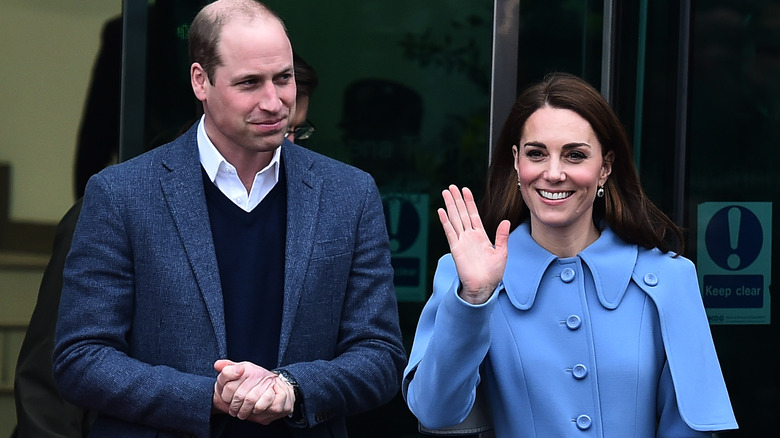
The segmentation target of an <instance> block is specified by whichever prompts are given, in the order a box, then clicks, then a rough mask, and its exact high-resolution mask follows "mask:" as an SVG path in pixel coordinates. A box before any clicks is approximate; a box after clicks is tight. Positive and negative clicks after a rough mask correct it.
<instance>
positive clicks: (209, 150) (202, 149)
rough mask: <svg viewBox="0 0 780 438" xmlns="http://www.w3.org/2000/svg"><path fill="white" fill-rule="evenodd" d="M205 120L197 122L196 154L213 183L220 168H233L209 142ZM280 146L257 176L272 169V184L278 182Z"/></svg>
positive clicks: (204, 117) (201, 119)
mask: <svg viewBox="0 0 780 438" xmlns="http://www.w3.org/2000/svg"><path fill="white" fill-rule="evenodd" d="M205 120H206V116H205V115H203V116H201V118H200V122H198V152H199V154H200V164H201V166H203V169H204V170H205V171H206V174H207V175H208V176H209V180H211V182H215V181H216V179H217V172H218V171H219V168H220V166H225V165H228V166H231V167H234V166H233V165H232V164H230V163H229V162H228V161H227V160H226V159H225V157H223V156H222V154H221V153H219V150H217V147H216V146H214V143H212V142H211V139H210V138H209V136H208V135H207V134H206V127H205ZM281 150H282V148H281V146H280V147H278V148H276V150H275V151H274V156H273V157H271V162H270V163H268V165H267V166H266V167H265V168H263V170H261V171H260V172H258V174H260V173H263V172H265V171H266V170H268V169H273V171H274V178H273V181H274V184H275V183H277V182H278V181H279V167H280V166H279V158H280V157H281Z"/></svg>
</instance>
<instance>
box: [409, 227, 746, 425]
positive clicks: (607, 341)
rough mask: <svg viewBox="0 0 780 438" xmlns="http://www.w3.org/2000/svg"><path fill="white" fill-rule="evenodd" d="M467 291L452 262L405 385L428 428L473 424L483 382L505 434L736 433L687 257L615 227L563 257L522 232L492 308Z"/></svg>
mask: <svg viewBox="0 0 780 438" xmlns="http://www.w3.org/2000/svg"><path fill="white" fill-rule="evenodd" d="M458 286H459V280H458V277H457V272H456V270H455V265H454V263H453V260H452V257H451V255H446V256H444V257H442V259H441V260H440V261H439V266H438V269H437V271H436V275H435V278H434V285H433V288H434V290H433V295H432V296H431V298H430V300H429V301H428V303H427V304H426V306H425V308H424V310H423V312H422V314H421V316H420V322H419V325H418V328H417V333H416V336H415V339H414V345H413V347H412V352H411V356H410V362H409V364H408V366H407V368H406V370H405V373H404V376H405V378H404V383H403V387H402V389H403V394H404V397H405V399H406V401H407V403H408V405H409V407H410V409H411V410H412V412H413V413H414V414H415V415H416V416H417V418H418V419H419V420H420V422H421V424H422V425H423V426H425V427H428V428H434V429H436V428H442V427H447V426H452V425H455V424H457V423H460V422H461V421H463V420H464V418H465V417H466V416H467V415H468V414H469V412H470V410H471V408H472V404H473V402H474V399H475V394H476V389H477V386H479V387H480V391H484V394H485V396H486V398H487V400H488V405H489V408H490V417H491V418H492V421H493V425H494V427H495V433H496V436H497V437H499V438H522V437H634V438H643V437H646V438H650V437H656V436H659V437H699V436H709V432H705V431H716V430H724V429H734V428H736V427H737V423H736V420H735V418H734V415H733V412H732V408H731V404H730V401H729V397H728V393H727V391H726V387H725V384H724V381H723V377H722V374H721V370H720V365H719V363H718V358H717V356H716V354H715V349H714V346H713V343H712V338H711V335H710V331H709V325H708V323H707V317H706V314H705V311H704V308H703V306H702V302H701V296H700V294H699V287H698V280H697V277H696V271H695V268H694V266H693V264H692V263H691V262H690V261H689V260H687V259H685V258H683V257H677V258H673V257H672V256H671V255H670V254H662V253H661V252H660V251H658V250H652V251H649V250H645V249H638V248H637V247H636V246H635V245H629V244H626V243H625V242H623V241H622V240H620V239H619V238H618V237H617V236H616V235H615V234H614V233H613V232H612V231H611V230H610V229H606V230H604V231H603V232H602V235H601V237H600V238H599V239H598V240H597V241H596V242H594V243H593V244H592V245H590V246H589V247H588V248H586V249H585V250H584V251H582V252H581V253H580V254H579V255H578V256H577V257H571V258H564V259H560V258H558V257H556V256H554V255H553V254H551V253H549V252H547V251H546V250H545V249H543V248H542V247H540V246H539V245H538V244H536V243H535V242H534V241H533V239H531V237H530V234H529V227H528V225H527V224H523V225H521V226H519V227H518V228H517V229H516V230H515V231H513V232H512V233H511V234H510V238H509V258H508V260H507V267H506V271H505V275H504V279H503V283H502V284H501V285H499V287H498V288H497V291H498V292H497V293H495V294H493V296H492V297H491V298H490V300H488V302H486V303H485V304H483V305H479V306H473V305H470V304H468V303H466V302H465V301H463V300H461V299H460V298H459V297H458V296H457V289H458ZM699 431H701V432H699Z"/></svg>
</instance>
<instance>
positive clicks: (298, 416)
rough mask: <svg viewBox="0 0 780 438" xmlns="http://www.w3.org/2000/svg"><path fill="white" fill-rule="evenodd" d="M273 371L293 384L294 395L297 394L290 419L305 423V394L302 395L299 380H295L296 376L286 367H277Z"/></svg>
mask: <svg viewBox="0 0 780 438" xmlns="http://www.w3.org/2000/svg"><path fill="white" fill-rule="evenodd" d="M271 372H273V373H274V374H276V375H277V376H279V378H280V379H282V380H284V381H285V382H287V384H289V385H290V386H292V388H293V395H294V396H295V404H294V406H293V412H292V414H290V415H289V418H290V421H292V422H294V423H298V424H303V396H301V389H300V388H299V387H298V382H297V381H296V380H295V377H293V376H292V374H290V373H289V372H288V371H287V370H284V369H276V370H272V371H271Z"/></svg>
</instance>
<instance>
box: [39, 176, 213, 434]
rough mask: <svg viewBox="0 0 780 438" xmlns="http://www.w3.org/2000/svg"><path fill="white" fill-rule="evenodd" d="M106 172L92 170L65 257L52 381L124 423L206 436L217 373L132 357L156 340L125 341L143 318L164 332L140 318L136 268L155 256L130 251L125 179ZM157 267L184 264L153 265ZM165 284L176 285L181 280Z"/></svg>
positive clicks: (91, 407)
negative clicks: (189, 370)
mask: <svg viewBox="0 0 780 438" xmlns="http://www.w3.org/2000/svg"><path fill="white" fill-rule="evenodd" d="M104 175H105V173H100V174H98V175H96V176H94V177H93V178H92V179H91V180H90V182H89V184H88V185H87V191H86V195H85V197H84V201H83V207H82V211H81V215H80V217H79V222H78V225H77V226H76V231H75V234H74V236H73V243H72V245H71V251H70V253H69V255H68V257H67V260H66V262H65V273H64V283H63V289H62V297H61V300H60V308H59V318H58V322H57V329H56V340H55V347H54V377H55V380H56V382H57V384H58V387H59V389H60V392H61V393H62V395H63V397H65V399H66V400H68V401H70V402H71V403H73V404H75V405H77V406H80V407H82V408H86V409H89V410H94V411H98V412H102V413H107V414H110V415H111V416H114V417H118V418H119V419H121V420H124V421H126V422H129V423H137V424H142V425H146V426H149V427H153V428H156V429H166V430H179V431H183V432H187V433H189V434H192V435H195V436H199V437H205V436H208V433H209V422H210V417H211V403H212V395H213V388H214V382H215V378H214V377H213V376H208V375H196V374H192V373H187V372H183V371H180V370H179V369H176V368H174V367H172V366H169V365H168V366H166V365H164V364H162V363H159V362H158V363H151V361H143V360H139V359H138V358H137V357H134V355H137V354H138V352H139V351H140V350H138V348H146V349H147V350H148V349H150V348H153V347H152V346H154V345H158V343H157V342H156V340H155V339H149V338H147V340H146V342H145V345H144V346H141V347H139V344H141V342H132V343H131V341H130V340H131V339H133V337H134V336H135V335H134V330H136V327H137V325H138V324H139V323H141V322H142V320H143V323H144V324H146V325H148V326H153V327H157V329H156V331H157V332H165V331H167V330H166V329H163V328H160V325H162V321H161V320H154V321H149V319H154V318H150V317H149V315H140V316H139V313H144V312H143V311H140V312H139V311H138V308H137V307H138V305H139V303H138V301H137V295H136V292H137V291H136V288H137V287H139V286H138V284H137V280H136V272H137V269H138V265H139V264H140V263H142V262H145V263H154V262H153V261H152V260H151V257H146V260H140V259H141V257H136V255H135V254H134V251H138V248H134V247H133V243H136V244H138V242H139V239H137V238H134V239H131V238H130V235H131V232H130V231H129V227H130V226H131V225H130V224H133V223H138V222H142V221H141V220H140V219H141V218H140V216H138V217H133V218H129V217H127V216H128V213H127V212H126V211H124V209H125V208H126V205H127V204H126V203H125V202H124V200H125V199H130V198H122V199H123V201H118V200H117V199H118V197H117V195H116V194H117V193H118V192H122V191H123V190H126V189H125V188H121V187H119V186H121V185H123V184H122V179H121V178H113V179H111V178H108V177H106V176H104ZM109 181H111V182H113V184H111V183H110V182H109ZM125 185H126V184H125ZM125 196H126V193H125ZM143 202H147V201H146V200H144V201H143ZM136 214H140V213H138V212H136ZM136 237H137V236H136ZM147 240H154V239H148V238H147ZM131 242H132V243H131ZM150 243H152V242H150ZM153 244H154V245H157V246H163V245H164V243H163V244H161V243H160V242H154V243H153ZM155 269H156V270H157V271H165V270H166V269H168V270H170V269H178V270H184V269H186V268H179V267H176V266H165V267H161V266H156V267H155ZM163 287H167V288H168V289H171V290H176V287H184V286H181V285H176V286H174V285H171V284H167V285H163ZM150 330H151V329H150ZM160 335H161V336H165V337H166V338H168V339H171V340H174V341H172V342H176V341H175V340H180V339H183V338H186V337H193V336H194V334H188V333H171V332H168V333H160ZM167 345H171V344H167ZM176 345H178V346H177V347H175V348H178V349H182V350H183V349H185V348H187V346H186V345H183V344H181V343H178V342H176ZM165 348H166V349H167V347H165ZM164 353H165V354H168V355H171V354H174V353H176V354H180V353H181V352H172V351H166V352H164ZM212 363H213V362H212ZM188 365H190V364H188ZM204 368H205V367H204ZM214 374H216V373H214ZM98 421H99V420H98Z"/></svg>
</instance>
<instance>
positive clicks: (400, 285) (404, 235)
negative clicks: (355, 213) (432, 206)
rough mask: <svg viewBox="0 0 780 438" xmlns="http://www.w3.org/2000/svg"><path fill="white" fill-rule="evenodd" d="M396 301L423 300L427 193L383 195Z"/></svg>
mask: <svg viewBox="0 0 780 438" xmlns="http://www.w3.org/2000/svg"><path fill="white" fill-rule="evenodd" d="M382 204H383V206H384V210H385V221H386V225H387V234H388V238H389V240H390V254H391V262H392V264H393V270H394V278H393V283H394V285H395V291H396V295H397V297H398V300H399V301H424V300H425V299H426V297H427V294H426V292H425V291H426V281H427V280H426V275H425V272H426V269H427V267H426V264H427V253H428V195H427V194H410V193H393V194H385V195H383V196H382Z"/></svg>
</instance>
